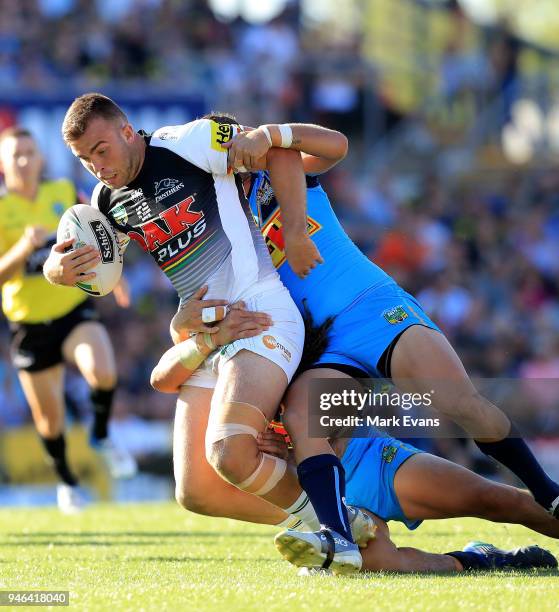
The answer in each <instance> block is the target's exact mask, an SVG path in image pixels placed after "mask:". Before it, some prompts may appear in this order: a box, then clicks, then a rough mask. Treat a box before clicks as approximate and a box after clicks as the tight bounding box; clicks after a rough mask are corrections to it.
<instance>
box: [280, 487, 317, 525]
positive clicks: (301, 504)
mask: <svg viewBox="0 0 559 612" xmlns="http://www.w3.org/2000/svg"><path fill="white" fill-rule="evenodd" d="M284 510H285V511H286V512H287V514H294V515H295V516H296V517H298V518H300V519H301V520H302V521H303V522H304V523H306V524H307V525H308V527H309V529H310V530H311V531H319V530H320V521H319V520H318V516H316V512H315V511H314V508H313V505H312V504H311V500H310V499H309V496H308V495H307V494H306V493H305V491H301V495H299V497H298V498H297V499H296V500H295V501H294V502H293V503H292V504H291V506H289V508H284Z"/></svg>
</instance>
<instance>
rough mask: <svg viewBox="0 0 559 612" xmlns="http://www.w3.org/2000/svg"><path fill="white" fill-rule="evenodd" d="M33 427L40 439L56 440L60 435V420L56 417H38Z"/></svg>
mask: <svg viewBox="0 0 559 612" xmlns="http://www.w3.org/2000/svg"><path fill="white" fill-rule="evenodd" d="M35 427H36V428H37V431H38V433H39V435H40V436H41V437H42V438H47V439H53V438H57V437H58V436H59V435H60V434H61V433H62V420H61V419H59V418H57V417H54V418H47V417H39V418H37V419H36V421H35Z"/></svg>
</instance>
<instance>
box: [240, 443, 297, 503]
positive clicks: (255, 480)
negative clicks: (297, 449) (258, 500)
mask: <svg viewBox="0 0 559 612" xmlns="http://www.w3.org/2000/svg"><path fill="white" fill-rule="evenodd" d="M261 454H262V458H261V459H260V464H259V465H258V467H257V468H256V469H255V470H254V472H253V473H252V474H251V475H250V476H249V477H248V478H247V479H246V480H243V482H240V483H239V484H238V485H237V487H238V488H239V489H242V490H243V491H246V492H247V493H252V494H253V495H266V493H269V492H270V491H271V490H272V489H273V488H274V487H275V486H276V485H277V484H278V482H279V481H280V480H281V479H282V478H283V476H284V474H285V470H286V469H287V463H286V462H285V461H284V460H283V459H280V458H279V457H274V456H273V455H268V453H261Z"/></svg>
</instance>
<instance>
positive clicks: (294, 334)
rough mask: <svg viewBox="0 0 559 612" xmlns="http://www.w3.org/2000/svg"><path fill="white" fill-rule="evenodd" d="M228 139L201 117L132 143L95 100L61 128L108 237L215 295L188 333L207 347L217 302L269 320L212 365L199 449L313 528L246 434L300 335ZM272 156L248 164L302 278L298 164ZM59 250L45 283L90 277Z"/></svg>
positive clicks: (81, 102)
mask: <svg viewBox="0 0 559 612" xmlns="http://www.w3.org/2000/svg"><path fill="white" fill-rule="evenodd" d="M237 130H238V126H232V125H222V124H219V123H217V122H214V121H211V120H208V119H201V120H197V121H193V122H191V123H187V124H185V125H181V126H167V127H163V128H160V129H158V130H156V131H155V132H154V133H153V134H152V135H147V134H140V133H137V132H136V131H135V130H134V129H133V127H132V126H131V125H130V123H129V122H128V119H127V117H126V115H125V114H124V113H123V112H122V110H121V109H120V108H119V107H118V106H117V105H116V104H115V103H114V102H113V101H112V100H110V99H109V98H107V97H105V96H102V95H100V94H87V95H84V96H81V97H79V98H77V99H76V100H75V101H74V102H73V103H72V105H71V106H70V108H69V109H68V112H67V113H66V116H65V119H64V123H63V128H62V131H63V136H64V139H65V141H66V143H67V144H68V146H69V147H70V148H71V150H72V152H73V153H74V155H76V156H77V157H78V158H79V159H80V160H81V162H82V164H83V165H84V166H85V168H86V169H87V170H88V171H89V172H91V173H92V174H93V175H95V176H96V177H97V178H98V179H99V180H100V183H99V184H98V186H97V187H96V188H95V190H94V193H93V196H92V205H93V206H96V207H98V208H99V209H100V210H101V212H103V213H104V214H105V215H107V217H108V219H109V221H110V222H111V224H112V225H113V226H114V228H115V229H116V230H117V231H119V232H121V233H125V234H127V235H128V237H129V238H131V239H133V240H135V241H137V242H138V243H139V244H140V245H141V246H142V248H144V249H145V250H146V251H148V252H149V253H150V254H151V255H152V256H153V257H154V259H155V260H156V261H157V263H158V265H159V266H160V268H161V269H162V271H163V272H165V273H166V274H167V275H168V277H169V279H170V280H171V282H172V283H173V285H174V287H175V288H176V290H177V292H178V294H179V296H180V298H181V302H182V303H184V302H186V301H187V300H189V298H191V296H192V295H199V293H197V292H200V290H201V287H202V286H203V285H207V286H208V290H207V297H209V298H212V297H214V298H215V297H217V296H219V300H217V301H213V302H210V303H208V304H206V306H207V307H208V308H207V310H206V311H205V312H204V313H203V316H204V321H202V320H200V319H199V320H197V321H196V324H195V325H194V327H190V328H189V330H191V331H192V330H194V331H202V332H204V333H203V334H202V335H199V336H198V340H199V342H200V343H202V344H205V345H206V346H207V347H209V348H214V344H213V340H212V338H211V335H210V333H209V332H210V331H212V330H211V329H210V330H208V329H207V327H206V325H204V323H205V322H211V321H214V320H215V319H216V310H215V309H216V308H220V307H222V306H223V305H225V304H228V303H233V302H236V301H239V300H244V301H245V302H246V304H247V308H248V309H249V310H253V311H261V312H266V313H267V314H268V315H270V319H271V325H270V328H269V330H268V332H267V335H264V334H261V335H260V336H257V337H254V338H242V339H240V340H237V341H236V342H235V343H233V344H230V345H228V346H227V347H226V348H225V350H223V351H222V352H221V353H220V354H219V356H218V358H217V359H216V363H215V365H216V371H217V376H216V380H215V383H216V384H215V385H214V386H215V390H214V391H213V393H210V398H209V400H208V409H209V408H210V405H211V415H210V425H209V427H207V432H208V436H207V448H206V451H205V452H204V448H203V447H202V448H201V449H199V450H200V451H201V453H202V454H201V456H202V457H203V456H207V457H208V459H209V462H210V463H211V464H212V466H213V468H215V470H217V471H218V472H219V473H220V474H221V476H222V477H223V478H225V479H226V480H228V481H229V482H231V483H233V484H234V485H235V486H236V487H238V489H239V491H248V492H250V493H254V494H255V495H258V496H260V497H262V498H263V499H264V500H267V501H269V502H271V503H273V504H275V505H277V506H278V507H280V508H284V509H285V510H286V511H287V512H288V513H294V514H296V515H297V516H299V517H300V518H301V519H303V520H305V521H310V522H312V523H313V524H314V525H316V528H318V526H319V521H318V519H317V517H316V514H315V512H314V509H313V505H312V504H310V503H309V501H308V497H307V495H306V493H304V492H303V491H300V489H298V483H297V475H296V473H295V472H294V471H293V470H291V469H288V467H287V464H286V463H285V461H283V460H281V459H278V458H277V457H274V456H267V455H264V454H262V452H261V451H259V450H258V447H257V445H256V440H255V436H254V435H253V433H257V432H259V431H263V430H264V428H265V423H266V422H267V419H271V418H273V415H274V413H275V410H276V408H277V406H278V404H279V402H280V400H281V398H282V397H283V394H284V392H285V390H286V388H287V385H288V383H289V382H290V380H291V377H292V376H293V373H294V372H295V370H296V368H297V365H298V363H299V360H300V356H301V351H302V346H303V334H304V329H303V321H302V319H301V315H300V314H299V311H298V310H297V307H296V306H295V304H294V303H293V300H292V299H291V297H290V295H289V292H288V291H287V290H286V289H285V287H284V286H283V285H282V283H281V281H280V279H279V276H278V274H277V272H276V270H275V269H274V266H273V264H272V261H271V259H270V256H269V253H268V250H267V248H266V245H265V243H264V240H263V238H262V235H261V234H260V232H259V230H258V228H257V227H256V226H255V225H254V223H253V222H252V218H251V214H250V208H249V207H248V204H247V202H246V199H245V197H244V194H243V191H242V184H241V181H240V178H239V177H237V176H234V175H233V173H231V172H230V164H229V161H228V152H227V149H226V148H225V147H224V144H225V143H226V142H227V141H228V140H230V139H231V137H232V136H233V135H234V134H235V133H236V132H237ZM282 130H283V131H281V130H280V131H281V134H282V137H281V140H280V142H279V144H280V145H281V146H283V147H288V146H291V144H293V143H292V141H293V140H296V139H297V138H298V135H297V133H296V132H297V129H295V131H294V132H293V131H292V130H291V128H290V127H289V126H282ZM303 136H304V134H303ZM275 152H276V149H270V151H268V153H266V155H265V156H264V157H263V158H262V159H261V160H260V161H259V167H261V168H265V167H268V168H269V170H270V175H271V176H272V177H274V175H275V181H276V182H275V189H276V192H278V193H279V192H280V191H281V192H282V193H283V196H284V197H283V198H280V200H281V202H282V213H283V215H284V223H285V231H286V236H285V240H286V248H287V257H288V259H289V260H290V264H291V265H292V266H293V269H294V270H295V271H296V272H297V273H298V274H301V275H302V276H304V275H305V274H307V273H308V272H309V270H310V269H311V268H312V267H313V266H315V265H316V264H317V263H318V262H320V261H321V260H320V255H319V253H318V251H317V249H316V246H315V245H314V243H313V242H312V240H310V239H309V237H308V233H307V220H306V211H305V196H306V192H305V183H304V175H303V172H302V168H301V167H299V168H298V169H297V171H296V172H292V171H291V168H287V169H286V170H284V168H283V166H280V171H279V172H277V173H276V172H275V166H276V165H277V164H276V163H275V161H274V158H275ZM280 153H281V151H280ZM272 181H274V178H272ZM67 246H68V245H67V244H64V243H61V244H58V245H56V246H55V247H54V248H53V251H52V252H51V255H50V257H49V259H48V260H47V262H46V264H45V275H46V276H47V277H48V278H49V279H50V280H51V281H52V282H55V283H62V284H74V283H75V282H76V280H78V279H80V278H81V280H86V279H88V278H91V273H89V274H88V273H87V270H88V269H89V268H88V264H86V265H82V264H81V263H79V264H76V258H79V257H82V254H83V255H85V256H86V257H87V251H80V250H79V249H77V250H76V251H74V252H72V253H68V254H65V253H64V249H65V247H67ZM89 267H91V266H89ZM80 273H85V276H81V277H80V276H79V274H80ZM202 291H204V290H203V289H202ZM184 327H185V326H183V329H180V326H179V329H178V331H179V332H181V331H184ZM270 339H271V340H270ZM205 431H206V425H205V426H204V432H205ZM184 432H185V444H184V446H187V441H188V435H189V430H188V429H187V428H186V427H185V428H184ZM178 452H179V455H178V457H177V458H176V460H175V464H177V463H181V462H183V461H184V460H185V456H184V454H183V452H182V449H180V450H179V451H178ZM310 455H312V453H310ZM318 467H319V470H318V471H317V472H316V473H315V475H314V480H320V481H321V487H322V488H323V489H326V488H328V487H329V482H328V481H329V480H331V478H329V476H328V475H327V476H326V477H325V478H321V473H320V468H321V466H320V465H319V466H318ZM183 469H185V470H186V469H188V468H187V466H184V468H183ZM330 486H332V487H333V484H332V485H330ZM335 496H336V491H332V494H331V495H330V496H329V497H324V499H323V500H322V501H321V503H319V504H317V505H316V506H315V507H316V508H317V510H319V507H320V506H321V505H327V504H331V503H334V504H336V497H335ZM334 511H335V512H337V511H338V510H337V505H336V509H335V510H334ZM343 512H344V513H345V509H343ZM346 520H347V515H346ZM348 537H349V539H350V540H351V535H349V536H348ZM349 544H350V548H351V550H352V551H353V558H352V559H353V560H352V563H353V565H354V566H358V565H360V563H361V557H360V555H359V551H358V549H357V546H356V545H355V544H353V543H352V542H351V541H350V542H349ZM354 569H355V567H354Z"/></svg>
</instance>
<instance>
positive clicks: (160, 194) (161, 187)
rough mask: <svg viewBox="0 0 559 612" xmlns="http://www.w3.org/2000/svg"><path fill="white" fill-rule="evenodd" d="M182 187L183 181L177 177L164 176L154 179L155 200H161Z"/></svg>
mask: <svg viewBox="0 0 559 612" xmlns="http://www.w3.org/2000/svg"><path fill="white" fill-rule="evenodd" d="M183 187H184V183H182V182H181V181H179V180H177V179H172V178H165V179H161V180H160V181H155V201H156V202H161V200H164V199H165V198H167V197H169V196H170V195H173V193H176V192H177V191H180V190H181V189H182V188H183Z"/></svg>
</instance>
